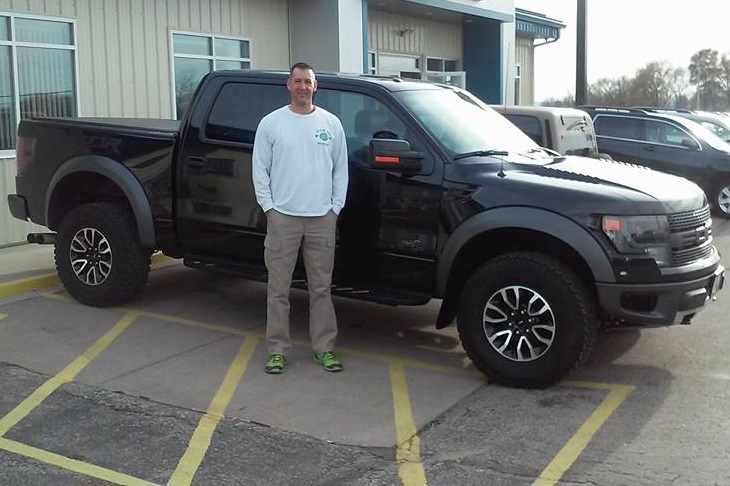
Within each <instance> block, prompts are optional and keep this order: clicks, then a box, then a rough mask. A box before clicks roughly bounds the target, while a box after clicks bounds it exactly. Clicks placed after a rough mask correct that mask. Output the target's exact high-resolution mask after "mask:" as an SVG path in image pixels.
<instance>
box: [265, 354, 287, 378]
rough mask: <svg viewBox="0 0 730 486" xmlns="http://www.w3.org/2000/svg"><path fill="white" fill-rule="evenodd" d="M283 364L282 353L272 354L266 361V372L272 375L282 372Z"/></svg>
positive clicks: (284, 361) (284, 362)
mask: <svg viewBox="0 0 730 486" xmlns="http://www.w3.org/2000/svg"><path fill="white" fill-rule="evenodd" d="M285 365H286V359H284V355H283V354H272V355H271V356H270V357H269V360H268V361H267V362H266V372H267V373H271V374H272V375H278V374H279V373H283V372H284V366H285Z"/></svg>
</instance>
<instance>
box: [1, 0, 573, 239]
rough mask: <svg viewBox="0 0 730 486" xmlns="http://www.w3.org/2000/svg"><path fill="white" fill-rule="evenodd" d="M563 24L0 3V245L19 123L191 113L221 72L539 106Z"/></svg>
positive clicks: (424, 14)
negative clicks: (333, 77)
mask: <svg viewBox="0 0 730 486" xmlns="http://www.w3.org/2000/svg"><path fill="white" fill-rule="evenodd" d="M563 27H565V26H564V25H563V24H562V23H561V22H560V21H558V20H555V19H550V18H548V17H545V16H544V15H541V14H539V13H535V12H529V11H526V10H521V9H516V8H515V5H514V1H513V0H490V1H486V0H72V1H71V0H43V1H35V0H0V197H2V203H1V204H0V246H4V245H9V244H15V243H19V242H22V241H24V239H25V234H26V233H27V232H29V231H34V230H37V228H35V227H34V225H32V224H31V223H24V222H22V221H18V220H15V219H13V218H12V217H11V216H10V213H9V210H8V208H7V205H6V204H5V199H6V195H7V194H8V193H12V192H14V190H15V182H14V179H15V137H16V129H17V124H18V122H19V120H20V119H23V118H30V117H40V116H96V117H135V118H179V117H180V115H181V113H182V112H183V110H184V109H185V107H186V106H187V103H188V102H189V100H190V97H191V95H192V92H193V90H194V88H195V86H196V85H197V83H198V81H199V80H200V78H201V77H202V76H203V75H204V74H205V73H207V72H209V71H212V70H218V69H275V70H285V69H288V68H289V66H290V65H291V64H292V63H294V62H298V61H303V62H307V63H309V64H311V65H312V66H314V67H315V69H316V70H317V71H319V72H325V71H327V72H345V73H369V74H377V75H384V76H400V77H406V78H419V79H427V80H432V81H438V82H442V83H448V84H453V85H456V86H460V87H463V88H466V89H468V90H469V91H471V92H472V93H474V94H475V95H477V96H479V97H480V98H482V99H483V100H484V101H486V102H487V103H507V104H515V103H516V104H532V103H533V94H532V93H533V82H534V69H533V66H534V55H535V48H536V46H539V45H541V44H544V43H546V42H553V41H555V40H557V39H558V38H559V37H560V30H561V29H562V28H563Z"/></svg>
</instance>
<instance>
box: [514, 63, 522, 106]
mask: <svg viewBox="0 0 730 486" xmlns="http://www.w3.org/2000/svg"><path fill="white" fill-rule="evenodd" d="M521 87H522V66H520V65H519V64H517V65H515V105H519V104H520V101H521V100H522V96H521V95H522V90H521V89H520V88H521Z"/></svg>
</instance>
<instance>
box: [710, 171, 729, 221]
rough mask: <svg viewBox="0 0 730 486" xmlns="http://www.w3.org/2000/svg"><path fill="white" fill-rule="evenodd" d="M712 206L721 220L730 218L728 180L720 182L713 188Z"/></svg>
mask: <svg viewBox="0 0 730 486" xmlns="http://www.w3.org/2000/svg"><path fill="white" fill-rule="evenodd" d="M713 202H714V206H715V209H716V210H717V212H718V214H719V215H720V216H721V217H723V218H726V219H727V218H730V179H726V180H724V181H721V182H720V183H719V184H717V185H716V186H715V197H714V201H713Z"/></svg>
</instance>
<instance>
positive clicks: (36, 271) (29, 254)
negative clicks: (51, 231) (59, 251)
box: [0, 243, 56, 283]
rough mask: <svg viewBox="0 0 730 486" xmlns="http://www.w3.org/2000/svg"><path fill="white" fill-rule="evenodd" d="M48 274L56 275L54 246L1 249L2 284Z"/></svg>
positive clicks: (35, 245) (33, 245)
mask: <svg viewBox="0 0 730 486" xmlns="http://www.w3.org/2000/svg"><path fill="white" fill-rule="evenodd" d="M48 273H56V266H55V263H54V261H53V245H37V244H30V243H28V244H22V245H15V246H5V247H0V283H3V282H9V281H14V280H18V279H22V278H27V277H33V276H37V275H45V274H48Z"/></svg>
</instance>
